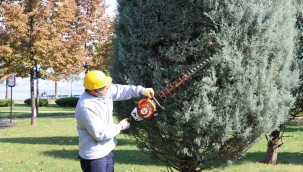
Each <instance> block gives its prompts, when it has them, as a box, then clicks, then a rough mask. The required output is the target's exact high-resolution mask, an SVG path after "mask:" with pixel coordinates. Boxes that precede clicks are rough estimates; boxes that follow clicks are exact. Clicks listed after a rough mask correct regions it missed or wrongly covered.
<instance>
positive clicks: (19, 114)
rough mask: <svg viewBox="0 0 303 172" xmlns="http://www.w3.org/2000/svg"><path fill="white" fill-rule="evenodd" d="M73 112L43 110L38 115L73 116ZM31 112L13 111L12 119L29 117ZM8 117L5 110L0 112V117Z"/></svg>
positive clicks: (8, 114)
mask: <svg viewBox="0 0 303 172" xmlns="http://www.w3.org/2000/svg"><path fill="white" fill-rule="evenodd" d="M74 115H75V114H74V113H70V112H45V113H39V115H38V118H39V117H59V116H60V117H62V116H68V117H70V116H72V117H74ZM31 117H32V114H31V113H27V112H13V114H12V118H13V119H22V118H31ZM7 118H10V113H7V112H0V119H7Z"/></svg>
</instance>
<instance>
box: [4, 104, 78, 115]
mask: <svg viewBox="0 0 303 172" xmlns="http://www.w3.org/2000/svg"><path fill="white" fill-rule="evenodd" d="M38 109H39V114H38V117H46V116H47V117H53V116H67V115H73V114H74V113H73V112H74V110H75V107H61V106H58V105H56V104H49V105H48V106H42V107H39V108H38ZM10 114H11V113H10V107H1V111H0V119H3V118H10ZM31 116H32V115H31V107H30V106H28V105H26V104H24V103H21V102H20V103H16V104H15V105H14V106H13V107H12V118H30V117H31Z"/></svg>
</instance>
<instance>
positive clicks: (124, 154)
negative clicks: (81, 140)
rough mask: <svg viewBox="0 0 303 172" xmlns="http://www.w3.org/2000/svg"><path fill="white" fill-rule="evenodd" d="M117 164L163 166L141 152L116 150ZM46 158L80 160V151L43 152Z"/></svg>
mask: <svg viewBox="0 0 303 172" xmlns="http://www.w3.org/2000/svg"><path fill="white" fill-rule="evenodd" d="M113 152H114V158H115V162H116V163H118V164H137V165H151V164H152V165H163V164H161V163H160V162H157V161H153V160H152V159H151V158H150V156H149V155H148V154H146V153H144V152H142V151H140V150H114V151H113ZM43 154H44V155H45V156H50V157H54V158H61V159H71V160H78V155H79V154H78V150H69V149H62V150H52V151H45V152H43Z"/></svg>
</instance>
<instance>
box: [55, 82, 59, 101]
mask: <svg viewBox="0 0 303 172" xmlns="http://www.w3.org/2000/svg"><path fill="white" fill-rule="evenodd" d="M57 98H58V81H55V99H57Z"/></svg>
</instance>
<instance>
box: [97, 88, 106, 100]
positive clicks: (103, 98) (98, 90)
mask: <svg viewBox="0 0 303 172" xmlns="http://www.w3.org/2000/svg"><path fill="white" fill-rule="evenodd" d="M97 92H98V93H99V94H100V96H101V98H102V100H105V95H104V94H103V93H102V91H101V89H100V88H98V89H97Z"/></svg>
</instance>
